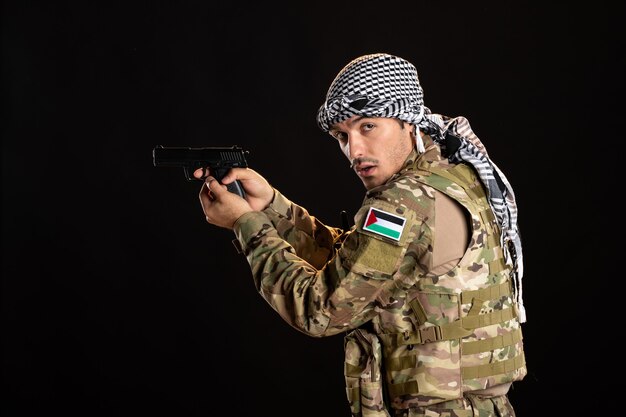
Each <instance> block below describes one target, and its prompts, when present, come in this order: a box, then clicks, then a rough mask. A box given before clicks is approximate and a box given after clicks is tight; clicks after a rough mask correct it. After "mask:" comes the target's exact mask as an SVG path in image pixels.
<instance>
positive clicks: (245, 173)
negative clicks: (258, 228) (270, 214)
mask: <svg viewBox="0 0 626 417" xmlns="http://www.w3.org/2000/svg"><path fill="white" fill-rule="evenodd" d="M193 175H194V177H196V178H202V175H203V170H202V169H198V170H196V171H195V172H194V173H193ZM235 180H239V181H240V182H241V185H242V186H243V188H244V190H245V191H246V199H245V200H244V199H243V198H241V197H240V196H238V195H236V194H234V193H231V192H230V191H228V189H227V188H226V185H227V184H230V183H231V182H233V181H235ZM273 198H274V189H273V188H272V186H271V185H270V184H269V183H268V182H267V180H266V179H265V178H263V177H262V176H261V175H259V174H258V173H257V172H256V171H253V170H251V169H249V168H233V169H231V170H230V172H229V173H228V174H227V175H225V176H224V177H223V178H222V184H220V183H219V181H217V180H216V179H215V178H213V177H211V176H209V177H207V178H206V180H205V182H204V184H203V185H202V188H201V189H200V203H201V204H202V210H203V211H204V215H205V216H206V220H207V222H209V223H211V224H214V225H216V226H220V227H224V228H227V229H232V228H233V225H234V224H235V222H236V221H237V219H238V218H239V217H241V216H242V215H244V214H245V213H247V212H250V211H261V210H263V209H265V208H266V207H267V206H269V204H270V203H271V202H272V199H273Z"/></svg>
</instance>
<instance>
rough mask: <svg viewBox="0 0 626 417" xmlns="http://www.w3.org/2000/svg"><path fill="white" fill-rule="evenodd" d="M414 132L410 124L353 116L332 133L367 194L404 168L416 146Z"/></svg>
mask: <svg viewBox="0 0 626 417" xmlns="http://www.w3.org/2000/svg"><path fill="white" fill-rule="evenodd" d="M411 132H412V127H411V125H410V124H408V123H405V122H401V121H399V120H397V119H391V118H386V117H363V116H352V117H351V118H350V119H348V120H345V121H343V122H341V123H337V124H334V125H332V126H331V129H330V131H329V133H330V135H331V136H332V137H334V138H335V139H337V142H338V143H339V147H340V148H341V150H342V152H343V153H344V155H346V157H348V159H349V160H350V163H351V164H352V165H351V166H352V169H354V171H355V172H356V174H357V175H358V176H359V178H361V181H363V185H365V188H366V189H367V190H371V189H372V188H374V187H377V186H379V185H382V184H384V183H385V182H387V180H388V179H389V178H391V176H392V175H394V174H395V173H396V172H398V171H399V170H400V168H402V166H403V165H404V162H405V161H406V158H407V157H408V156H409V153H410V152H411V150H412V149H413V144H414V143H415V141H414V138H413V135H412V133H411Z"/></svg>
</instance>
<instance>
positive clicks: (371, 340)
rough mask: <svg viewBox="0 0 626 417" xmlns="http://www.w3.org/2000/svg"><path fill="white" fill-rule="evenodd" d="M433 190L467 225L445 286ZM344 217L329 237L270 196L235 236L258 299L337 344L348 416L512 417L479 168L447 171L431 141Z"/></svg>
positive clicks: (508, 316) (497, 265)
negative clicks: (346, 222)
mask: <svg viewBox="0 0 626 417" xmlns="http://www.w3.org/2000/svg"><path fill="white" fill-rule="evenodd" d="M434 190H438V191H440V192H442V193H444V194H446V195H447V196H449V197H451V198H452V199H454V200H455V201H457V202H458V203H460V204H461V205H462V206H463V207H464V208H465V209H466V210H467V211H468V213H469V215H470V216H471V229H472V230H471V231H470V236H469V237H470V240H469V246H468V249H467V251H466V252H465V254H464V255H463V258H462V259H461V262H460V263H459V264H458V266H457V267H454V268H453V269H452V270H450V271H449V272H447V273H445V274H441V275H434V274H432V273H431V271H429V270H427V268H425V267H424V265H426V264H428V262H426V261H427V260H428V257H429V256H431V250H432V243H433V238H434V233H435V230H434V219H435V216H436V213H435V211H434V207H435V204H434V194H435V191H434ZM372 210H374V211H372ZM372 213H374V214H375V216H374V217H384V218H386V219H388V220H390V222H388V223H387V226H389V227H390V228H391V229H390V228H389V227H388V228H387V229H379V230H387V231H390V230H391V231H392V232H394V231H395V232H397V234H396V235H393V233H391V232H390V233H382V234H381V233H380V232H379V231H378V230H377V229H376V228H375V227H373V226H372V224H377V223H376V221H374V223H372V221H373V220H372V219H373V217H372ZM354 219H355V226H354V227H352V228H351V230H349V231H342V230H340V229H338V228H333V227H328V226H325V225H324V224H322V223H321V222H320V221H319V220H318V219H316V218H315V217H313V216H311V215H309V213H308V212H307V211H306V210H305V209H304V208H302V207H300V206H298V205H296V204H294V203H292V202H291V201H289V200H288V199H287V198H286V197H285V196H283V195H282V194H280V193H279V192H278V191H275V197H274V200H273V202H272V204H271V205H270V206H269V207H268V208H267V209H265V210H264V211H262V212H251V213H247V214H245V215H243V216H242V217H241V218H240V219H239V220H238V221H237V223H236V224H235V227H234V231H235V233H236V236H237V240H238V241H239V244H240V245H241V249H242V251H243V253H244V254H245V255H246V257H247V259H248V262H249V264H250V267H251V270H252V276H253V278H254V282H255V285H256V288H257V290H258V291H259V292H260V294H261V295H262V296H263V298H264V299H265V300H266V301H267V302H268V303H269V304H270V305H271V306H272V308H273V309H274V310H275V311H276V312H278V313H279V314H280V316H281V317H282V318H283V319H284V320H285V321H287V323H289V324H290V325H291V326H293V327H294V328H296V329H297V330H299V331H301V332H303V333H305V334H308V335H310V336H313V337H324V336H331V335H335V334H338V333H346V336H345V339H344V347H345V353H346V360H345V364H344V372H345V378H346V384H347V395H348V400H349V403H350V407H351V411H352V414H353V415H354V416H388V415H390V413H391V414H392V415H403V416H436V415H445V416H484V417H487V416H501V417H502V416H514V412H513V409H512V407H511V406H510V404H509V403H508V400H507V397H506V392H507V391H508V388H509V386H510V384H511V382H512V381H516V380H520V379H522V378H523V377H524V376H525V374H526V367H525V362H524V355H523V345H522V336H521V328H520V325H519V321H518V319H517V309H516V308H515V304H514V301H513V300H514V297H513V296H512V295H511V291H512V289H511V282H510V271H511V269H510V268H511V267H510V265H508V264H507V263H506V262H505V260H504V255H503V251H502V247H501V243H500V242H501V236H500V230H499V229H498V226H497V222H496V221H495V219H494V216H493V213H492V211H491V209H490V208H489V204H488V202H487V199H486V197H485V192H484V188H483V186H482V185H481V182H480V181H479V179H478V178H477V176H476V174H475V171H473V169H472V168H470V167H469V166H468V165H465V164H458V165H454V164H448V162H447V160H445V159H442V157H441V153H440V149H439V146H438V145H436V144H434V143H432V142H431V141H429V142H428V147H427V148H426V152H425V153H423V154H418V153H417V152H416V151H415V150H414V151H413V152H412V153H411V154H410V155H409V157H408V159H407V161H406V162H405V165H404V167H403V168H402V169H401V170H400V171H399V172H398V173H397V174H395V175H394V176H393V177H392V178H391V179H390V180H389V181H388V182H387V183H386V184H383V185H381V186H378V187H375V188H373V189H371V190H369V191H368V192H367V194H366V197H365V199H364V201H363V204H362V206H361V208H360V209H359V211H358V213H357V214H356V215H355V218H354ZM374 220H376V219H374ZM382 223H384V222H382ZM392 229H393V230H392ZM496 410H497V411H496Z"/></svg>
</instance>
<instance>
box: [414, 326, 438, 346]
mask: <svg viewBox="0 0 626 417" xmlns="http://www.w3.org/2000/svg"><path fill="white" fill-rule="evenodd" d="M419 334H420V340H421V341H422V343H430V342H436V341H438V340H441V328H440V327H439V326H428V327H425V328H423V329H419Z"/></svg>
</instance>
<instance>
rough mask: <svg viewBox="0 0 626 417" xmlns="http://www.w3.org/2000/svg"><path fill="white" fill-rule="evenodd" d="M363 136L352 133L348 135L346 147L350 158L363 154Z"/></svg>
mask: <svg viewBox="0 0 626 417" xmlns="http://www.w3.org/2000/svg"><path fill="white" fill-rule="evenodd" d="M364 145H365V144H364V142H363V138H362V137H361V135H359V134H352V135H350V136H349V137H348V149H349V153H350V160H352V159H354V158H360V157H362V156H365V146H364Z"/></svg>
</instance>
